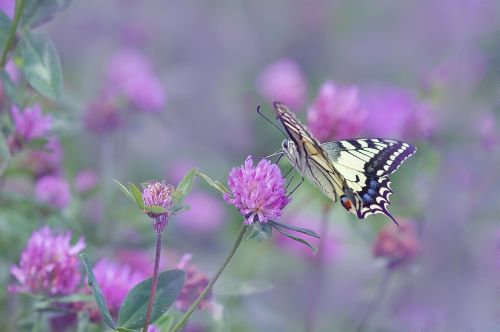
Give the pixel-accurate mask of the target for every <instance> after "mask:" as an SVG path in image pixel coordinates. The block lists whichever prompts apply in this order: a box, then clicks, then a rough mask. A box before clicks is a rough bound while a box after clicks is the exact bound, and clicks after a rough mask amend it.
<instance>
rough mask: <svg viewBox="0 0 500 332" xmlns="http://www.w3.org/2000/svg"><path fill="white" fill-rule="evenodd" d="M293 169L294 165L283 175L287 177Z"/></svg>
mask: <svg viewBox="0 0 500 332" xmlns="http://www.w3.org/2000/svg"><path fill="white" fill-rule="evenodd" d="M293 169H294V168H293V166H292V167H290V169H289V170H288V171H287V172H286V173H285V175H283V177H284V178H285V179H286V177H287V176H288V174H290V172H291V171H293ZM294 175H295V173H294Z"/></svg>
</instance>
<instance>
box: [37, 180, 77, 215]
mask: <svg viewBox="0 0 500 332" xmlns="http://www.w3.org/2000/svg"><path fill="white" fill-rule="evenodd" d="M35 196H36V198H37V200H38V201H40V202H42V203H46V204H48V205H50V206H52V207H55V208H59V209H63V208H65V207H66V206H68V204H69V202H70V200H71V192H70V190H69V185H68V183H67V182H66V181H65V180H64V179H62V178H60V177H59V176H55V175H46V176H44V177H42V178H40V179H38V181H37V182H36V185H35Z"/></svg>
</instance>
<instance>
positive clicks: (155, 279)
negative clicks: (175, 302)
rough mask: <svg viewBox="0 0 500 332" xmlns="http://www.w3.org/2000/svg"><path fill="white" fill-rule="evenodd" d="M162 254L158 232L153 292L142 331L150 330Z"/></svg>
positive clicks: (152, 284)
mask: <svg viewBox="0 0 500 332" xmlns="http://www.w3.org/2000/svg"><path fill="white" fill-rule="evenodd" d="M160 254H161V233H156V255H155V267H154V272H153V282H152V283H151V293H149V302H148V310H147V311H146V320H145V321H144V328H143V329H142V332H147V331H148V326H149V320H150V319H151V311H152V310H153V303H154V301H155V293H156V287H157V286H158V271H159V269H160Z"/></svg>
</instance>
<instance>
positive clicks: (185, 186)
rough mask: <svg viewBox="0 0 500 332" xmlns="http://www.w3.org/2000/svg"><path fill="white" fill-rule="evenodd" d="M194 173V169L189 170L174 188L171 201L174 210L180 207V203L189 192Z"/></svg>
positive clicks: (195, 171)
mask: <svg viewBox="0 0 500 332" xmlns="http://www.w3.org/2000/svg"><path fill="white" fill-rule="evenodd" d="M196 173H197V170H196V168H192V169H191V170H189V172H187V173H186V175H184V177H183V178H182V180H181V181H180V182H179V184H178V185H177V187H176V188H175V191H174V192H173V193H172V201H173V206H174V209H175V208H176V207H178V206H180V204H181V203H182V201H183V200H184V199H185V198H186V196H187V195H188V194H189V193H190V192H191V189H192V188H193V182H194V178H195V176H196Z"/></svg>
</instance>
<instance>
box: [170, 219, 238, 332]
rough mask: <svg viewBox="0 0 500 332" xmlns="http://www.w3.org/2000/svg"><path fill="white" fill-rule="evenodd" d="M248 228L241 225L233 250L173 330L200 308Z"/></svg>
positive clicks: (174, 331) (173, 331) (177, 328)
mask: <svg viewBox="0 0 500 332" xmlns="http://www.w3.org/2000/svg"><path fill="white" fill-rule="evenodd" d="M246 230H247V227H246V226H245V225H244V224H243V225H242V226H241V230H240V233H239V234H238V237H237V238H236V241H234V244H233V247H232V248H231V251H230V252H229V254H228V255H227V257H226V259H225V260H224V263H222V266H221V267H220V268H219V270H217V272H216V273H215V275H214V277H213V278H212V280H211V281H210V283H209V284H208V285H207V287H205V289H204V290H203V292H202V293H201V294H200V296H198V298H197V299H196V301H195V302H194V303H193V304H192V305H191V307H190V308H189V310H188V311H186V313H185V314H184V316H182V318H181V319H180V321H179V322H178V323H177V324H176V325H175V326H174V327H173V328H172V330H171V332H176V331H178V330H180V329H181V328H182V327H183V326H184V324H186V322H187V320H188V318H189V316H191V314H192V313H193V311H195V310H196V308H198V306H199V304H200V302H201V301H202V300H203V299H204V298H205V296H206V295H207V294H208V292H209V291H210V290H211V289H212V287H213V285H214V284H215V282H216V281H217V279H219V277H220V275H221V274H222V272H223V271H224V269H225V268H226V266H227V264H229V261H230V260H231V258H232V257H233V256H234V254H235V252H236V250H237V249H238V247H239V246H240V243H241V240H243V236H244V235H245V231H246Z"/></svg>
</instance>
